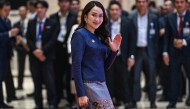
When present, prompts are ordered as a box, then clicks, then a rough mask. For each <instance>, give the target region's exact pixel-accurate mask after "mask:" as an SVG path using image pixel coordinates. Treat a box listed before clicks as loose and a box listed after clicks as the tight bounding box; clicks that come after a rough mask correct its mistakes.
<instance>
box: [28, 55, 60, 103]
mask: <svg viewBox="0 0 190 109" xmlns="http://www.w3.org/2000/svg"><path fill="white" fill-rule="evenodd" d="M30 65H31V66H30V68H31V72H32V78H33V81H34V100H35V103H36V105H37V106H39V107H43V102H42V83H43V82H44V83H45V86H46V90H47V96H48V98H47V101H48V104H49V105H54V106H55V105H56V90H55V80H54V71H53V60H47V59H46V60H45V61H44V62H40V61H39V60H38V59H37V58H32V59H30Z"/></svg>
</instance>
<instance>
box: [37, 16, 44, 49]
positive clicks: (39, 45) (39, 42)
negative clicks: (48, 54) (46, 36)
mask: <svg viewBox="0 0 190 109" xmlns="http://www.w3.org/2000/svg"><path fill="white" fill-rule="evenodd" d="M45 21H46V17H44V18H43V19H42V20H41V21H40V19H39V18H38V19H37V23H36V38H37V37H38V32H39V31H38V28H39V26H40V24H39V22H42V25H41V29H42V31H43V28H44V23H45ZM40 38H42V36H40ZM36 47H37V48H39V49H41V48H42V44H41V40H40V41H36Z"/></svg>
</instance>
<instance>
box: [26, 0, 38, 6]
mask: <svg viewBox="0 0 190 109" xmlns="http://www.w3.org/2000/svg"><path fill="white" fill-rule="evenodd" d="M36 2H37V1H36V0H29V1H28V2H27V3H28V4H29V5H30V6H33V7H35V6H36Z"/></svg>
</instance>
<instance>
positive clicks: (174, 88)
mask: <svg viewBox="0 0 190 109" xmlns="http://www.w3.org/2000/svg"><path fill="white" fill-rule="evenodd" d="M182 65H183V67H184V69H185V72H186V75H187V77H188V79H190V57H187V56H185V55H183V53H180V55H179V56H178V57H171V56H170V71H171V82H170V84H171V86H170V88H171V91H170V102H171V103H177V100H178V96H179V93H180V90H179V89H180V77H181V66H182Z"/></svg>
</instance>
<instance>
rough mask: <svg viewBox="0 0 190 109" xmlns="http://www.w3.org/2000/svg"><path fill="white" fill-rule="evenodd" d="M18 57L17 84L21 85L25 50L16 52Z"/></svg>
mask: <svg viewBox="0 0 190 109" xmlns="http://www.w3.org/2000/svg"><path fill="white" fill-rule="evenodd" d="M17 55H18V58H17V61H18V86H21V87H22V85H23V79H24V69H25V59H26V55H27V52H26V51H18V52H17Z"/></svg>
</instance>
